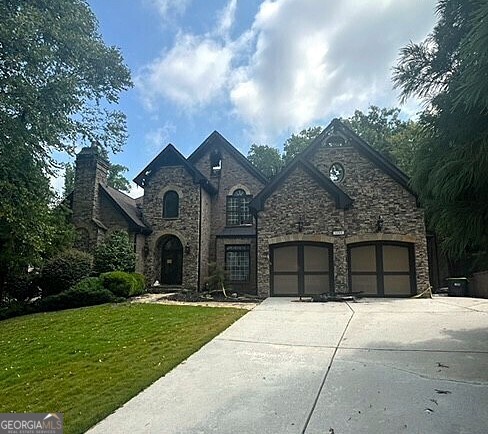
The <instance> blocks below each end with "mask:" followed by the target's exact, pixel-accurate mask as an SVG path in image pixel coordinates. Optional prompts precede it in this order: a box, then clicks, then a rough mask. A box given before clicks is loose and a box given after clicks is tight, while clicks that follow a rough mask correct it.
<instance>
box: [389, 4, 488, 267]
mask: <svg viewBox="0 0 488 434" xmlns="http://www.w3.org/2000/svg"><path fill="white" fill-rule="evenodd" d="M437 12H438V15H439V20H438V22H437V24H436V26H435V28H434V30H433V32H432V33H431V34H430V35H429V36H428V37H427V39H426V40H425V41H423V42H421V43H419V44H413V43H411V44H409V45H407V46H406V47H405V48H403V49H402V50H401V55H400V59H399V62H398V66H396V68H395V69H394V76H393V79H394V82H395V86H396V87H398V88H400V89H401V97H402V100H405V99H406V98H409V97H411V96H413V95H415V96H418V97H420V98H423V99H424V101H425V103H426V109H425V110H424V111H423V113H422V116H421V119H420V123H421V125H422V128H423V130H424V132H425V140H424V141H423V142H422V143H421V146H420V148H419V151H418V152H417V153H416V158H415V162H414V164H415V171H414V174H413V177H412V183H413V186H414V188H415V189H416V190H417V191H418V192H419V195H420V199H421V201H422V203H423V205H424V207H425V209H426V212H427V214H428V216H429V218H430V223H431V225H432V227H433V228H434V229H435V230H436V232H437V233H438V234H439V235H440V237H441V238H442V246H443V247H444V249H445V250H446V251H447V252H448V253H449V254H450V256H451V257H454V258H462V257H465V256H466V254H469V253H476V254H477V257H483V256H484V257H485V258H486V254H487V251H486V246H487V245H488V177H487V176H486V173H488V103H487V96H486V95H487V94H486V74H487V71H488V56H487V55H486V54H487V47H486V37H487V30H486V17H487V14H488V12H487V5H486V2H478V1H475V0H441V1H439V3H438V5H437ZM480 18H483V19H484V21H479V20H480ZM483 78H484V79H483Z"/></svg>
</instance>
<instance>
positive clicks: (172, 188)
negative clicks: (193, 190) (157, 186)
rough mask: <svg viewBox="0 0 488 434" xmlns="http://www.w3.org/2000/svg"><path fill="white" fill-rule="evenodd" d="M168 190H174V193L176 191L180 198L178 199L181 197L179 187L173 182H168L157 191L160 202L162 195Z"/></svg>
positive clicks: (181, 192) (181, 193) (181, 191)
mask: <svg viewBox="0 0 488 434" xmlns="http://www.w3.org/2000/svg"><path fill="white" fill-rule="evenodd" d="M168 191H175V192H176V193H178V197H179V198H180V200H181V198H182V197H183V190H182V189H181V188H180V187H178V186H177V185H174V184H168V185H166V186H165V187H164V188H163V189H162V190H161V191H160V193H159V197H160V199H161V204H162V203H163V198H164V195H165V194H166V193H167V192H168Z"/></svg>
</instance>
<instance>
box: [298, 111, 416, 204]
mask: <svg viewBox="0 0 488 434" xmlns="http://www.w3.org/2000/svg"><path fill="white" fill-rule="evenodd" d="M338 132H339V133H341V134H342V135H343V136H345V137H347V138H349V139H350V143H351V145H352V146H353V147H355V148H356V149H358V150H359V151H360V152H362V153H363V155H365V156H366V157H367V158H368V159H369V160H370V161H372V162H373V163H374V164H376V165H377V166H378V167H379V168H380V169H381V170H383V171H384V172H385V173H386V174H388V175H389V176H390V177H391V178H393V179H394V180H395V181H397V182H398V183H399V184H400V185H401V186H402V187H404V188H405V189H406V190H407V191H409V192H410V193H412V194H413V195H414V196H415V197H416V194H415V192H414V191H413V190H412V189H411V187H410V179H409V177H408V176H407V175H406V174H405V173H403V172H402V171H401V170H400V169H399V168H398V167H397V166H396V165H395V164H393V163H392V162H391V161H389V160H388V159H387V158H385V157H384V156H383V155H382V154H381V153H380V152H378V151H377V150H376V149H374V148H372V147H371V145H369V144H368V143H367V142H366V141H365V140H363V139H362V138H361V137H360V136H358V135H357V134H356V133H355V132H354V131H353V130H352V129H351V128H349V127H348V126H347V125H344V124H343V123H342V122H341V121H340V120H339V119H333V120H332V122H331V123H330V124H329V125H328V126H327V127H326V128H325V129H324V131H322V133H320V134H319V135H318V136H317V137H316V138H315V139H314V140H313V142H312V143H311V144H310V145H309V146H308V147H307V149H305V150H304V151H303V152H302V153H301V154H299V155H298V156H297V157H296V158H298V159H302V160H303V159H306V158H307V157H308V156H310V154H311V153H312V152H313V151H314V150H315V149H316V148H318V147H319V146H320V145H321V144H322V143H323V141H324V140H325V139H326V138H327V137H328V136H330V135H332V134H336V133H338Z"/></svg>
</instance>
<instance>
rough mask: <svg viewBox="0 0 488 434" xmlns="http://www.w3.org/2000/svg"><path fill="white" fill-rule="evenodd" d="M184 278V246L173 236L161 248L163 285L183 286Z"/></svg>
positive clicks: (165, 240) (166, 239)
mask: <svg viewBox="0 0 488 434" xmlns="http://www.w3.org/2000/svg"><path fill="white" fill-rule="evenodd" d="M182 278H183V246H182V245H181V241H180V240H179V239H178V238H177V237H175V236H173V235H171V236H168V237H167V238H165V239H164V241H163V244H162V246H161V284H162V285H181V283H182V280H183V279H182Z"/></svg>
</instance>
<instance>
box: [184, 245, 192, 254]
mask: <svg viewBox="0 0 488 434" xmlns="http://www.w3.org/2000/svg"><path fill="white" fill-rule="evenodd" d="M190 252H191V249H190V243H186V245H185V255H189V254H190Z"/></svg>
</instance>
